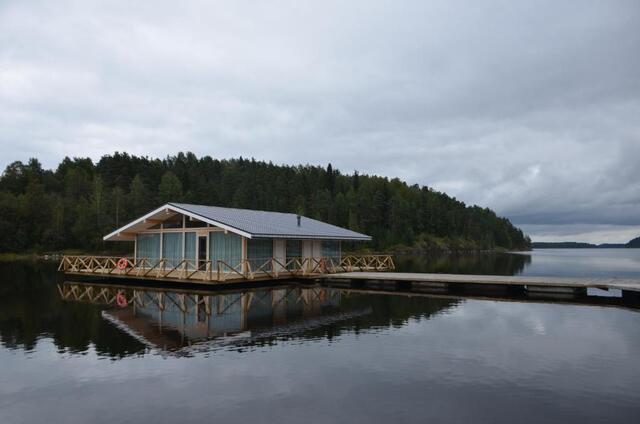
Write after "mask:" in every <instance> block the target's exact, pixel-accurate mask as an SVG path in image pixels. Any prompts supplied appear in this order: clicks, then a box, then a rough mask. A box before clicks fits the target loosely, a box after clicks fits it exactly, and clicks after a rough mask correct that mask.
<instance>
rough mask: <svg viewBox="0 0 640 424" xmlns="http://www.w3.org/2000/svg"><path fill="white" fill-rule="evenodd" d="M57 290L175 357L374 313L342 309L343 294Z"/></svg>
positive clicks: (96, 287)
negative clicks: (97, 307) (92, 306)
mask: <svg viewBox="0 0 640 424" xmlns="http://www.w3.org/2000/svg"><path fill="white" fill-rule="evenodd" d="M58 288H59V292H60V296H61V297H62V299H63V300H67V301H77V302H86V303H93V304H97V305H104V306H106V308H105V309H104V310H103V311H102V317H103V319H105V320H107V321H108V322H110V323H111V324H113V325H115V326H116V327H118V328H119V329H120V330H122V331H124V332H126V333H128V334H129V335H131V336H132V337H134V338H135V339H137V340H138V341H140V342H142V343H143V344H145V345H146V346H147V347H149V348H152V349H161V350H163V351H172V352H178V351H185V352H188V351H189V350H190V349H195V350H198V349H204V350H209V349H212V348H216V347H218V346H220V347H222V346H228V345H237V346H242V345H250V344H252V343H253V342H255V341H257V340H263V339H268V338H272V337H287V336H290V335H294V334H296V333H300V332H304V331H307V330H311V329H313V328H317V327H320V326H323V325H329V324H332V323H335V322H338V321H343V320H347V319H350V318H354V317H358V316H363V315H368V314H370V313H371V311H372V310H371V308H364V309H358V308H353V307H352V308H348V307H347V308H345V307H344V306H341V299H342V296H343V294H342V293H341V291H339V290H334V289H330V288H322V287H311V288H304V287H300V286H296V285H291V286H278V287H276V288H263V289H247V290H245V291H237V290H236V291H233V292H232V291H224V292H212V291H209V292H207V291H197V290H183V289H180V290H175V291H170V290H165V289H161V288H148V287H131V286H114V285H106V284H105V285H101V284H88V283H75V282H73V283H72V282H67V283H64V284H62V285H60V286H59V287H58ZM349 309H351V310H349Z"/></svg>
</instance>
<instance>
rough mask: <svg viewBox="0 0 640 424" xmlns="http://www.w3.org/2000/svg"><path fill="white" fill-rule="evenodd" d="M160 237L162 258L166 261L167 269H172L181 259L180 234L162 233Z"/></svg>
mask: <svg viewBox="0 0 640 424" xmlns="http://www.w3.org/2000/svg"><path fill="white" fill-rule="evenodd" d="M162 237H163V239H162V258H163V259H167V262H166V267H167V268H173V267H174V266H176V265H178V263H180V260H181V259H182V233H164V234H163V235H162Z"/></svg>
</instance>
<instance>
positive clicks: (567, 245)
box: [531, 237, 640, 249]
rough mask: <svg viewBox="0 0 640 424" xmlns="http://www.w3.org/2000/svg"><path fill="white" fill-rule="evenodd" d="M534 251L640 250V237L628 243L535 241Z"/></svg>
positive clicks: (532, 244)
mask: <svg viewBox="0 0 640 424" xmlns="http://www.w3.org/2000/svg"><path fill="white" fill-rule="evenodd" d="M531 247H532V248H534V249H624V248H640V237H636V238H634V239H633V240H630V241H629V242H628V243H601V244H593V243H581V242H576V241H558V242H546V241H534V242H532V243H531Z"/></svg>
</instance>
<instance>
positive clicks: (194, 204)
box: [167, 202, 313, 219]
mask: <svg viewBox="0 0 640 424" xmlns="http://www.w3.org/2000/svg"><path fill="white" fill-rule="evenodd" d="M167 205H174V206H178V207H181V206H199V207H205V208H219V209H230V210H234V211H248V212H263V213H278V214H281V215H300V214H296V213H294V212H279V211H265V210H262V209H248V208H232V207H230V206H217V205H201V204H197V203H179V202H167ZM300 216H302V217H303V218H307V219H313V218H309V217H308V216H305V215H300Z"/></svg>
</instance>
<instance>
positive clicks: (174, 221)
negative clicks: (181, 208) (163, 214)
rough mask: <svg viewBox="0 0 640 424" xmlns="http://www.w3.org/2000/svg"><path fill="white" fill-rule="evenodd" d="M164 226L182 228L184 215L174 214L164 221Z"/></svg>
mask: <svg viewBox="0 0 640 424" xmlns="http://www.w3.org/2000/svg"><path fill="white" fill-rule="evenodd" d="M162 228H182V215H181V214H178V215H173V216H172V217H169V218H167V219H166V220H165V221H164V222H163V223H162Z"/></svg>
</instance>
